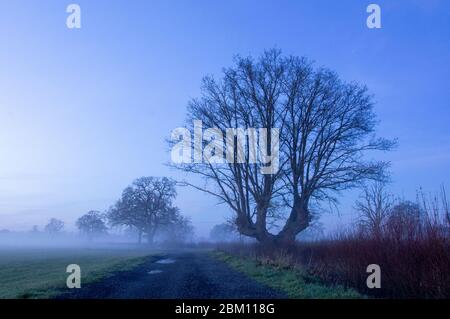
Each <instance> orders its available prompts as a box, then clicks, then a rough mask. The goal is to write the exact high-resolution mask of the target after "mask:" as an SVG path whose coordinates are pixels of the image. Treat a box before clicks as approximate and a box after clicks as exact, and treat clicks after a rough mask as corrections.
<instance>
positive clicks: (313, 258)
mask: <svg viewBox="0 0 450 319" xmlns="http://www.w3.org/2000/svg"><path fill="white" fill-rule="evenodd" d="M419 201H420V202H419V204H420V216H415V215H414V214H410V213H409V212H407V211H405V210H406V208H407V207H406V206H404V207H403V208H402V207H401V206H400V207H397V209H398V211H397V213H396V214H393V215H392V216H391V217H390V218H389V220H388V221H387V223H386V224H385V226H384V227H383V229H382V233H381V234H379V232H377V234H374V233H372V232H370V231H368V230H367V229H362V228H358V227H353V228H351V229H348V230H346V231H341V232H339V233H338V234H334V235H333V236H330V238H328V239H325V240H320V241H316V242H304V243H295V244H292V245H291V246H284V247H264V246H261V245H246V246H244V245H237V244H236V245H228V246H224V247H222V249H225V250H226V251H228V252H231V253H234V254H237V255H245V256H247V257H248V256H250V257H253V258H255V259H256V260H258V261H259V262H260V263H273V264H277V265H279V266H283V267H294V268H302V269H303V270H304V271H306V272H307V273H309V274H311V275H312V276H314V277H316V278H320V279H321V280H322V281H323V282H326V283H328V284H340V285H344V286H347V287H353V288H356V289H357V290H358V291H360V292H362V293H364V294H367V295H369V296H373V297H381V298H450V220H449V216H450V215H449V209H448V208H449V206H448V204H447V203H448V202H447V199H446V197H445V192H443V194H441V196H439V197H426V196H424V195H423V194H422V195H421V196H420V197H419ZM369 264H378V265H379V266H380V268H381V288H379V289H376V288H375V289H369V288H368V287H367V285H366V279H367V277H368V275H369V274H368V273H367V272H366V269H367V266H368V265H369Z"/></svg>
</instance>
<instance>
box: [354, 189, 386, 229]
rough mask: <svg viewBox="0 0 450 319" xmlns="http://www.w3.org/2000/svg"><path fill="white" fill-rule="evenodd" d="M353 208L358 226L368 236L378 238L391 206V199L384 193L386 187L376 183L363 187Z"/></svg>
mask: <svg viewBox="0 0 450 319" xmlns="http://www.w3.org/2000/svg"><path fill="white" fill-rule="evenodd" d="M355 206H356V210H357V211H358V213H359V221H358V222H359V224H360V226H361V227H362V228H363V229H364V230H366V231H368V233H369V234H372V235H374V236H375V237H380V236H381V234H382V231H383V228H384V227H385V225H386V223H387V221H388V220H389V216H390V214H391V210H392V206H393V197H392V195H391V194H389V193H388V192H387V191H386V185H385V184H384V183H380V182H377V183H374V184H372V185H370V186H365V187H364V189H363V193H362V194H361V195H360V199H359V200H358V201H356V205H355Z"/></svg>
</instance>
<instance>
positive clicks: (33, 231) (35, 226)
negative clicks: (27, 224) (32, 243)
mask: <svg viewBox="0 0 450 319" xmlns="http://www.w3.org/2000/svg"><path fill="white" fill-rule="evenodd" d="M30 232H31V233H35V234H37V233H39V227H38V225H33V227H31V230H30Z"/></svg>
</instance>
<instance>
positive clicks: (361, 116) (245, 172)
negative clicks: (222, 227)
mask: <svg viewBox="0 0 450 319" xmlns="http://www.w3.org/2000/svg"><path fill="white" fill-rule="evenodd" d="M188 120H189V122H191V121H194V120H201V121H202V123H204V124H205V125H206V126H207V127H208V128H215V129H217V130H218V131H219V132H221V134H222V136H226V138H225V137H224V138H223V142H224V143H223V144H227V147H226V150H227V151H229V150H230V146H229V144H230V143H229V142H230V139H229V138H228V136H227V134H226V133H227V128H234V129H243V130H244V132H246V133H249V131H250V129H251V128H266V129H267V130H268V131H269V134H267V136H268V139H267V141H266V143H265V145H264V144H261V143H260V144H259V146H260V147H261V146H265V147H266V148H267V150H271V149H272V147H273V146H274V145H273V144H274V143H277V145H276V146H277V147H279V149H280V154H279V159H278V161H279V168H280V169H279V170H278V171H276V172H274V173H272V174H264V168H265V167H267V165H268V164H267V163H256V164H253V163H252V162H251V161H249V159H250V155H251V152H250V150H251V149H250V148H251V146H249V143H247V144H246V148H245V152H244V154H243V155H242V154H239V150H237V149H236V145H237V138H234V139H232V140H231V142H233V143H231V145H232V150H233V151H234V152H233V157H232V159H234V161H231V163H230V161H226V163H223V164H217V163H212V162H211V161H208V160H205V158H206V159H207V157H205V156H203V162H202V161H197V162H194V163H192V164H184V165H177V167H178V168H181V169H184V170H185V171H188V172H191V173H194V174H197V175H200V176H202V177H204V178H205V179H206V181H207V182H212V185H211V184H206V183H205V185H204V186H200V185H198V184H194V183H191V182H186V184H188V185H191V186H193V187H195V188H197V189H199V190H202V191H205V192H207V193H209V194H211V195H213V196H216V197H217V198H219V199H220V200H221V201H222V202H224V203H226V204H228V206H229V207H230V208H231V209H232V210H233V211H234V212H235V213H236V218H235V223H236V225H237V228H238V230H239V232H240V233H241V234H244V235H247V236H250V237H254V238H256V239H258V240H259V241H261V242H269V243H273V242H290V241H294V240H295V237H296V235H297V234H298V233H299V232H301V231H302V230H304V229H306V228H307V227H308V226H309V225H310V222H311V220H312V212H311V207H312V205H313V204H314V203H318V202H320V201H322V200H332V201H335V200H336V199H335V197H334V195H333V193H336V192H339V191H342V190H345V189H348V188H351V187H355V186H358V185H360V183H361V182H363V181H364V180H367V179H374V180H382V179H383V178H384V176H385V169H386V167H387V163H385V162H371V161H366V160H365V159H364V156H363V155H364V154H365V153H366V152H370V151H375V150H390V149H391V148H392V147H393V146H394V143H393V142H391V141H388V140H385V139H379V138H375V137H374V136H373V133H374V129H375V124H376V121H375V115H374V113H373V103H372V98H371V96H370V95H369V94H368V93H367V89H366V88H365V87H364V86H360V85H358V84H354V83H351V84H347V83H344V82H342V81H341V80H340V79H339V78H338V76H337V75H336V74H335V73H334V72H331V71H329V70H327V69H322V68H320V69H314V68H313V65H312V63H310V62H309V61H308V60H307V59H305V58H299V57H283V56H282V55H281V53H280V52H279V51H277V50H270V51H267V52H265V53H264V54H263V55H262V56H261V57H260V58H259V59H258V60H256V61H255V60H254V59H252V58H241V57H237V58H236V65H235V66H234V67H232V68H229V69H226V70H225V71H224V76H223V78H222V80H221V81H216V80H215V79H213V78H211V77H207V78H205V79H204V81H203V86H202V97H201V98H199V99H194V100H192V101H191V102H190V104H189V110H188ZM275 128H277V129H278V130H279V132H280V140H279V142H278V141H275V140H274V139H272V138H271V137H272V134H270V130H274V129H275ZM228 131H229V130H228ZM227 142H228V143H227ZM204 144H206V141H203V143H202V147H203V145H204ZM218 145H219V146H218V147H217V148H215V152H216V153H219V155H223V152H225V150H224V149H223V148H222V149H221V145H222V143H219V144H218ZM196 152H197V154H201V150H197V151H196ZM204 155H205V154H204ZM227 155H228V153H227ZM240 156H241V158H242V157H243V158H245V161H239V160H238V159H239V158H240ZM271 164H272V163H271ZM313 202H314V203H313ZM273 207H278V209H277V210H273V209H271V208H273ZM284 211H286V212H284ZM272 214H273V215H272ZM286 215H287V217H285V222H284V223H283V224H282V227H281V230H280V231H279V232H278V233H277V234H273V233H272V232H270V231H269V230H268V224H271V221H270V219H276V220H280V218H281V217H283V216H286Z"/></svg>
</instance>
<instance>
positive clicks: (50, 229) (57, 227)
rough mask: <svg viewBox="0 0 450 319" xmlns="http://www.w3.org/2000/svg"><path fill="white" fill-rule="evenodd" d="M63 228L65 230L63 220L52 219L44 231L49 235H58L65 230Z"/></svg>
mask: <svg viewBox="0 0 450 319" xmlns="http://www.w3.org/2000/svg"><path fill="white" fill-rule="evenodd" d="M63 228H64V222H63V221H62V220H59V219H56V218H52V219H50V221H49V222H48V224H47V225H45V228H44V230H45V232H47V233H50V234H56V233H59V232H61V231H62V230H63Z"/></svg>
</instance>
